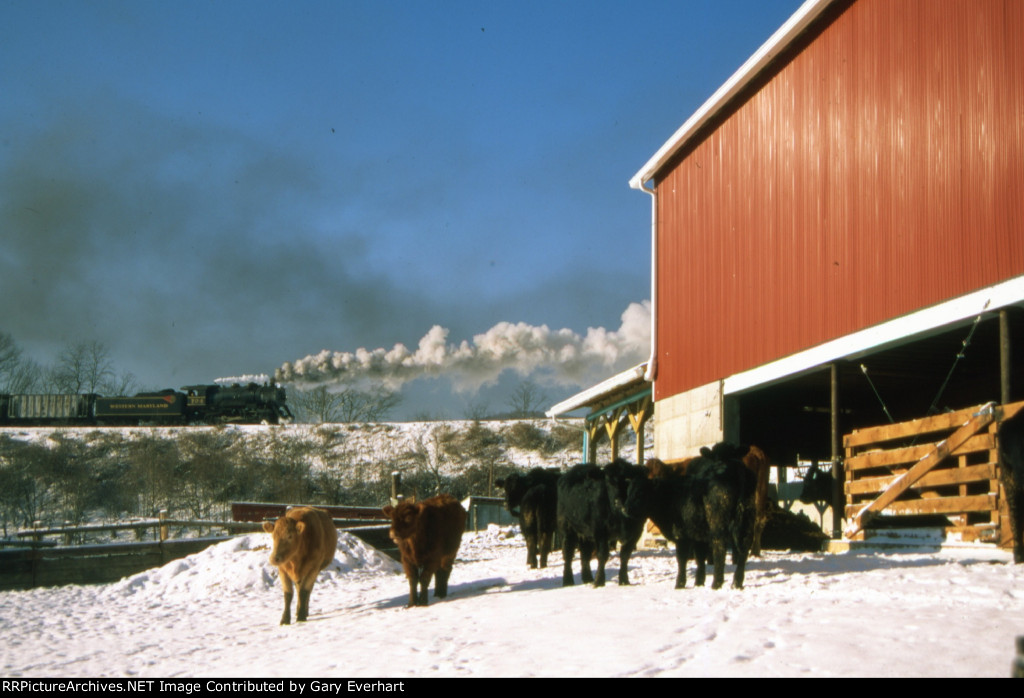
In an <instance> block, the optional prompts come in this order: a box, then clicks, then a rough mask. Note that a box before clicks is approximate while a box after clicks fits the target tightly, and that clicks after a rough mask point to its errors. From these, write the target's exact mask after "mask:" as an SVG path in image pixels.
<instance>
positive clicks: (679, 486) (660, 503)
mask: <svg viewBox="0 0 1024 698" xmlns="http://www.w3.org/2000/svg"><path fill="white" fill-rule="evenodd" d="M744 453H745V450H744V449H741V448H739V447H737V446H734V445H732V444H727V443H720V444H716V445H715V446H713V447H712V448H710V449H708V448H702V449H701V455H700V457H698V458H695V459H694V460H692V461H691V462H690V463H689V465H688V466H687V469H686V474H685V475H683V474H680V473H678V472H673V471H666V472H665V473H663V474H662V475H661V476H660V477H656V478H653V479H649V480H646V481H643V482H634V483H631V486H632V489H631V491H630V494H629V500H628V507H627V508H628V511H629V512H630V513H631V514H637V513H639V512H641V511H642V510H644V509H645V508H646V509H647V511H648V515H649V516H650V518H651V520H652V521H654V523H655V525H656V526H657V527H658V528H659V529H661V532H662V534H664V536H665V537H666V538H668V539H669V540H672V541H675V544H676V562H677V564H678V568H679V569H678V574H677V576H676V588H677V589H682V588H684V587H685V586H686V564H687V562H688V561H689V559H690V558H691V557H693V558H695V559H696V561H697V578H696V584H697V586H703V584H704V580H705V578H706V570H707V560H708V558H709V557H710V558H711V559H712V561H713V564H714V578H713V581H712V584H711V588H712V589H718V588H720V587H721V586H722V583H723V582H724V581H725V553H726V550H727V549H728V548H729V547H730V546H731V547H732V551H733V563H734V564H735V565H736V570H735V572H734V574H733V582H732V585H733V587H735V588H737V589H742V588H743V578H744V574H745V571H746V564H747V556H748V555H749V553H750V547H751V544H752V543H753V538H754V524H755V517H756V514H757V505H756V489H757V478H756V476H755V475H754V474H753V473H751V472H750V470H748V469H747V468H746V467H744V465H743V461H742V457H743V454H744Z"/></svg>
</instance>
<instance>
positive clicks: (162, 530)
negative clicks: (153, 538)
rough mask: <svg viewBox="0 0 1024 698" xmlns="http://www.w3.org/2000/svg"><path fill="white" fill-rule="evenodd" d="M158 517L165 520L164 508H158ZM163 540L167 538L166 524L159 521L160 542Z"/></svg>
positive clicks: (165, 511)
mask: <svg viewBox="0 0 1024 698" xmlns="http://www.w3.org/2000/svg"><path fill="white" fill-rule="evenodd" d="M159 518H160V521H161V522H163V521H166V520H167V510H166V509H161V510H160V515H159ZM165 540H167V524H165V523H161V524H160V542H161V543H163V542H164V541H165Z"/></svg>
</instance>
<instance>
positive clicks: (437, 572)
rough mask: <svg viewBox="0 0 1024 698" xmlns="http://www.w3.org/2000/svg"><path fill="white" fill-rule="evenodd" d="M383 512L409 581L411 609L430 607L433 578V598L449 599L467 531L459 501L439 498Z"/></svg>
mask: <svg viewBox="0 0 1024 698" xmlns="http://www.w3.org/2000/svg"><path fill="white" fill-rule="evenodd" d="M383 511H384V513H385V514H387V516H388V518H390V519H391V539H392V540H393V541H395V543H397V544H398V549H399V551H400V552H401V553H402V567H404V568H405V576H406V577H408V578H409V606H426V605H427V589H428V588H429V587H430V578H431V577H434V598H436V599H443V598H445V597H446V596H448V577H449V576H450V575H451V573H452V566H453V565H454V563H455V554H456V553H457V552H459V544H460V543H461V542H462V531H463V530H464V529H465V528H466V510H465V509H463V508H462V505H461V504H460V503H459V500H457V499H456V498H455V497H453V496H451V495H450V494H439V495H437V496H436V497H431V498H430V499H424V500H423V501H422V502H416V501H404V502H400V503H399V505H398V506H397V507H392V506H386V507H384V509H383ZM417 584H418V585H419V590H418V591H417Z"/></svg>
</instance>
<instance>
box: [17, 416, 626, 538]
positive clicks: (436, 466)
mask: <svg viewBox="0 0 1024 698" xmlns="http://www.w3.org/2000/svg"><path fill="white" fill-rule="evenodd" d="M581 448H582V431H581V424H580V421H579V420H572V421H568V422H559V423H553V422H551V421H549V420H511V421H493V422H491V421H481V422H408V423H403V422H396V423H351V424H322V425H305V424H296V425H289V426H255V425H254V426H226V427H190V428H178V429H172V428H138V427H137V428H94V427H78V428H61V429H54V428H45V429H44V428H17V427H9V428H4V429H0V523H2V525H3V527H4V529H6V530H7V531H10V530H11V529H19V528H27V527H29V526H31V525H32V522H34V521H41V522H42V523H43V525H44V526H45V525H48V524H50V525H54V524H63V523H64V522H71V523H73V524H74V523H84V522H87V521H99V520H105V521H110V520H124V519H128V518H133V517H143V518H147V517H152V516H154V515H155V514H156V512H157V511H159V510H167V511H168V512H169V514H170V516H171V517H172V518H190V519H214V518H217V519H224V518H228V517H229V504H230V502H231V501H271V502H290V503H299V502H302V503H310V504H347V505H365V506H381V505H383V504H384V503H386V502H387V498H388V496H389V494H390V482H391V475H392V473H395V472H397V473H400V475H401V478H402V483H403V484H402V489H403V492H404V493H406V494H420V495H424V494H433V493H435V492H436V491H438V490H440V491H445V492H449V493H451V494H454V495H455V496H456V497H459V498H460V499H461V498H464V497H466V496H468V495H471V494H472V495H493V494H500V491H498V490H496V489H495V486H494V480H495V479H497V478H499V477H501V476H503V475H505V474H507V473H509V472H511V471H513V470H514V469H526V468H532V467H536V466H554V467H560V468H566V467H568V466H570V465H572V464H574V463H576V462H579V459H580V455H581ZM624 448H633V446H632V445H630V444H626V445H624ZM600 457H601V458H605V459H607V457H608V454H607V453H602V454H600ZM175 535H180V534H177V533H176V534H175Z"/></svg>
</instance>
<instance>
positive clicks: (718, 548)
mask: <svg viewBox="0 0 1024 698" xmlns="http://www.w3.org/2000/svg"><path fill="white" fill-rule="evenodd" d="M727 548H728V546H727V545H726V544H725V538H724V537H723V536H721V535H718V536H715V537H714V539H713V540H712V541H711V555H712V557H713V561H714V565H715V576H714V579H713V580H712V582H711V588H712V589H721V588H722V584H723V583H724V582H725V553H726V550H727Z"/></svg>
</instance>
